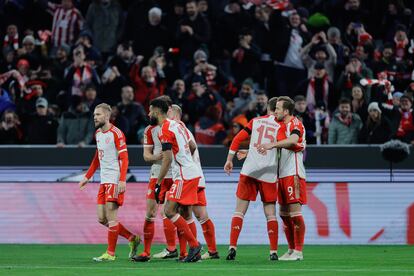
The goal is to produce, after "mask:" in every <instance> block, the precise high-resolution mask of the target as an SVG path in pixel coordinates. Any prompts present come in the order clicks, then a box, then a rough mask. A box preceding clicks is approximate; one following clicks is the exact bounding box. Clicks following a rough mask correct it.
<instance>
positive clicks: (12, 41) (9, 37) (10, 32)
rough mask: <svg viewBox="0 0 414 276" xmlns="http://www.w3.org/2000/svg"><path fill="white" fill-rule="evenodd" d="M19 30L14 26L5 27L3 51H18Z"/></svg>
mask: <svg viewBox="0 0 414 276" xmlns="http://www.w3.org/2000/svg"><path fill="white" fill-rule="evenodd" d="M19 42H20V41H19V30H18V28H17V26H16V25H14V24H11V25H9V26H7V32H6V35H5V36H4V40H3V49H4V48H10V49H13V50H17V49H19Z"/></svg>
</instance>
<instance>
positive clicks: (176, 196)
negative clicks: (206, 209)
mask: <svg viewBox="0 0 414 276" xmlns="http://www.w3.org/2000/svg"><path fill="white" fill-rule="evenodd" d="M198 182H200V178H194V179H190V180H175V181H174V183H173V184H172V186H171V188H170V190H169V191H168V193H167V200H170V201H175V202H177V203H179V204H181V205H195V204H197V202H198V199H197V189H198Z"/></svg>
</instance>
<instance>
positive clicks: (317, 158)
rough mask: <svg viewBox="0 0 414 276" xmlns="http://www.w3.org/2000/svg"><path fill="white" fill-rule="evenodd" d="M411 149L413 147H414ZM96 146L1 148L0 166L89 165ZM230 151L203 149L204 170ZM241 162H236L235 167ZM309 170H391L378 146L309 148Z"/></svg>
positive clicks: (136, 154) (133, 151) (411, 163)
mask: <svg viewBox="0 0 414 276" xmlns="http://www.w3.org/2000/svg"><path fill="white" fill-rule="evenodd" d="M411 149H412V147H411ZM94 151H95V147H93V146H90V147H86V148H78V147H75V146H67V147H65V148H62V149H56V147H55V146H0V166H88V165H89V163H90V161H91V160H92V157H93V154H94ZM227 152H228V149H227V148H225V147H222V146H209V147H200V156H201V160H202V165H203V167H222V166H223V165H224V163H225V160H226V156H227ZM129 159H130V166H147V164H146V163H145V162H144V160H143V158H142V147H141V146H130V147H129ZM241 164H242V163H240V162H238V161H237V160H235V166H236V167H237V166H241ZM306 167H307V168H334V169H337V168H341V169H388V168H389V167H390V164H389V163H388V162H387V161H385V160H383V158H382V156H381V152H380V147H379V146H361V145H350V146H323V147H321V146H308V147H307V149H306ZM394 168H396V169H414V153H413V150H411V154H410V155H409V156H408V158H407V159H406V160H404V161H403V162H401V163H397V164H395V165H394Z"/></svg>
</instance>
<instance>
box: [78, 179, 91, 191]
mask: <svg viewBox="0 0 414 276" xmlns="http://www.w3.org/2000/svg"><path fill="white" fill-rule="evenodd" d="M88 181H89V179H87V178H86V177H84V178H83V179H82V180H81V181H79V189H80V190H84V189H85V188H86V184H88Z"/></svg>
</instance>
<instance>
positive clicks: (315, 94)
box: [296, 63, 338, 114]
mask: <svg viewBox="0 0 414 276" xmlns="http://www.w3.org/2000/svg"><path fill="white" fill-rule="evenodd" d="M296 91H297V93H298V94H300V95H306V103H307V108H308V110H309V112H310V113H312V114H313V113H314V110H315V108H316V107H317V106H325V107H328V110H329V111H331V112H333V111H334V110H335V108H336V102H337V98H338V97H337V96H336V95H335V91H334V86H333V84H332V82H330V81H329V77H328V74H327V72H326V69H325V66H324V64H323V63H316V64H315V66H314V73H313V75H312V77H311V78H310V79H308V80H305V81H302V82H301V83H300V84H299V86H298V87H297V88H296ZM305 93H306V94H305Z"/></svg>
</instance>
